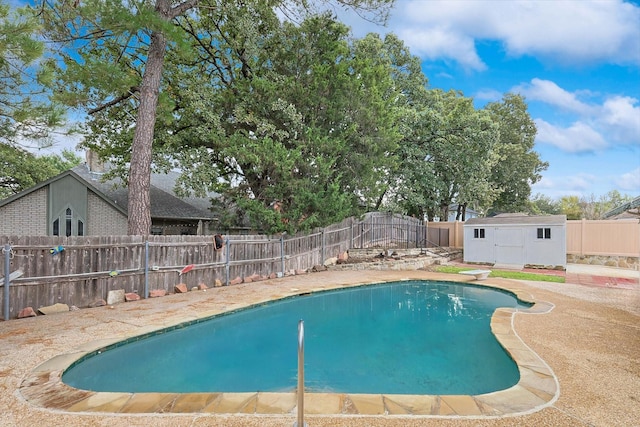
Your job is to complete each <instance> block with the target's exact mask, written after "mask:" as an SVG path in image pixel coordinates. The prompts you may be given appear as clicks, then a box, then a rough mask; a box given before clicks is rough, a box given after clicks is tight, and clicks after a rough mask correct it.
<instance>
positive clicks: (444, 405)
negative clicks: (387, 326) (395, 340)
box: [19, 272, 559, 418]
mask: <svg viewBox="0 0 640 427" xmlns="http://www.w3.org/2000/svg"><path fill="white" fill-rule="evenodd" d="M407 273H409V272H407ZM406 276H409V277H403V278H402V280H445V281H449V282H458V283H459V282H461V281H460V280H454V279H452V278H447V279H441V278H426V277H424V276H423V275H421V274H416V275H412V274H407V275H406ZM412 276H413V277H412ZM390 281H398V279H387V280H385V279H384V278H381V280H379V281H372V280H364V281H362V282H355V283H334V284H331V283H328V284H324V285H322V286H316V287H314V288H313V289H308V288H307V289H302V287H301V288H300V289H299V288H289V289H288V290H283V291H284V292H280V293H279V294H278V295H277V297H274V296H272V297H271V298H268V299H267V300H273V299H280V298H286V297H291V296H295V295H298V294H303V293H308V292H309V291H311V292H317V291H326V290H331V289H341V288H346V287H353V286H361V285H367V284H375V283H382V282H390ZM465 283H466V284H468V285H470V286H478V287H489V288H497V289H503V290H507V291H510V292H513V293H514V294H516V295H517V296H518V298H520V299H521V300H523V301H527V302H531V303H534V305H533V306H532V307H530V308H528V309H524V310H523V309H519V310H517V309H506V308H500V309H497V310H496V312H495V313H494V315H493V317H492V319H491V329H492V331H493V333H494V334H495V335H496V337H497V339H498V341H499V342H500V343H501V345H502V346H503V347H504V348H505V349H506V351H507V352H508V353H509V354H510V355H511V357H512V358H513V359H514V360H515V362H516V363H517V365H518V369H519V371H520V381H519V382H518V383H517V384H516V385H514V386H513V387H510V388H508V389H505V390H500V391H496V392H492V393H486V394H481V395H473V396H470V395H397V394H390V395H385V394H349V393H310V392H307V393H305V416H313V415H343V416H348V415H357V416H366V415H389V416H411V417H471V418H495V417H503V416H514V415H522V414H527V413H532V412H536V411H539V410H541V409H543V408H544V407H546V406H549V405H552V404H553V402H555V400H556V399H557V398H558V395H559V386H558V381H557V379H556V377H555V375H554V373H553V372H552V370H551V369H550V368H549V366H548V365H547V364H546V363H545V362H544V361H543V360H542V359H541V358H540V357H539V356H538V355H537V354H536V353H535V352H534V351H532V350H531V349H530V348H529V347H528V346H527V345H526V344H525V343H524V342H523V341H522V340H521V339H520V337H519V336H518V334H517V333H516V332H515V329H514V326H513V321H514V318H515V316H516V315H517V314H519V313H520V314H525V315H536V314H544V313H548V312H549V311H550V310H552V309H553V305H552V304H549V303H545V302H540V301H533V298H532V297H531V295H530V294H529V293H528V292H525V291H523V290H522V289H521V288H520V287H518V284H517V283H516V282H513V283H510V284H501V285H495V284H491V283H490V280H488V281H484V282H482V284H477V283H468V282H465ZM214 292H215V290H214ZM264 301H266V300H262V301H244V302H242V303H239V304H235V305H233V306H231V307H226V308H216V309H214V310H204V311H202V312H199V313H197V315H196V320H197V319H204V318H208V317H211V316H214V315H218V314H221V313H224V312H227V311H234V310H238V309H241V308H243V307H248V306H251V305H254V304H256V303H260V302H264ZM193 321H194V319H193V318H189V319H186V318H184V317H183V318H182V319H180V316H177V317H175V318H174V319H171V321H170V322H171V324H170V325H167V324H165V325H163V326H162V327H150V328H149V329H148V330H147V331H145V332H144V333H143V334H142V335H144V334H148V333H153V332H155V331H160V330H163V329H166V328H167V327H171V326H175V325H177V324H180V323H185V322H193ZM139 335H141V334H140V333H138V334H132V335H131V336H129V337H124V338H123V337H118V338H114V339H102V340H97V341H92V342H88V343H86V344H84V345H81V346H79V347H77V348H75V349H73V350H71V351H69V352H66V353H63V354H60V355H58V356H56V357H53V358H51V359H49V360H48V361H46V362H44V363H42V364H41V365H39V366H37V367H36V368H35V369H33V370H32V371H31V373H30V374H29V375H27V377H25V378H24V379H23V381H22V383H21V385H20V388H19V392H20V394H21V395H22V397H23V398H24V399H25V400H26V401H28V402H29V403H30V404H32V405H34V406H37V407H41V408H48V409H55V410H59V411H64V412H69V413H104V414H107V413H111V414H113V413H119V414H185V413H203V414H207V413H208V414H243V415H249V414H264V415H283V414H284V415H291V414H295V411H296V404H297V396H296V393H295V392H289V393H287V392H284V393H272V392H257V393H120V392H93V391H87V390H79V389H76V388H73V387H70V386H68V385H66V384H64V383H63V382H62V380H61V378H62V373H63V372H64V371H65V370H66V369H67V368H68V367H70V366H71V365H72V364H73V363H75V362H76V361H77V360H79V359H80V358H82V357H84V356H85V355H87V354H89V353H92V352H95V351H97V350H100V349H102V348H105V347H108V346H109V345H113V344H115V343H117V342H121V341H123V340H126V339H131V338H133V337H135V336H139Z"/></svg>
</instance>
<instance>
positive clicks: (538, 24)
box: [339, 0, 640, 199]
mask: <svg viewBox="0 0 640 427" xmlns="http://www.w3.org/2000/svg"><path fill="white" fill-rule="evenodd" d="M339 16H340V17H341V18H342V19H343V20H344V21H345V22H346V23H348V24H349V25H350V26H351V27H352V29H353V31H354V35H355V36H356V37H361V36H363V35H364V34H366V33H368V32H377V33H381V34H385V33H388V32H393V33H395V34H396V35H398V36H399V37H400V38H401V39H403V40H404V42H405V43H406V45H407V46H408V47H409V48H410V49H411V52H412V53H413V54H414V55H416V56H419V57H420V58H421V59H422V61H423V62H422V68H423V70H424V72H425V74H426V76H427V78H428V79H429V84H430V87H432V88H441V89H444V90H449V89H455V90H460V91H462V92H463V93H464V95H465V96H468V97H471V98H473V99H474V102H475V104H476V106H477V107H482V106H484V105H485V104H486V103H487V102H492V101H499V100H500V99H501V98H502V95H503V94H504V93H506V92H514V93H520V94H522V95H523V96H525V99H526V101H527V104H528V105H529V113H530V115H531V117H532V118H533V119H534V121H535V122H536V126H537V129H538V134H537V137H536V146H535V150H536V151H537V152H538V153H539V154H540V157H541V158H542V160H544V161H547V162H549V168H548V170H546V171H545V172H543V179H542V180H541V181H540V182H539V183H537V184H535V185H534V186H533V193H534V194H535V193H541V194H544V195H545V196H549V197H551V198H553V199H557V198H560V197H562V196H568V195H577V196H585V197H589V196H591V195H595V196H596V197H600V196H601V195H603V194H605V193H607V192H608V191H610V190H618V191H620V193H622V194H628V195H630V196H634V197H635V196H639V195H640V4H639V2H637V1H636V2H625V1H620V0H600V1H587V0H570V1H564V0H555V1H553V0H531V1H518V0H486V1H484V0H397V1H396V6H395V8H394V10H393V11H392V14H391V18H390V20H389V22H388V25H387V26H386V27H380V26H376V25H374V24H369V23H367V22H366V21H363V20H362V19H359V18H358V17H356V16H354V15H352V14H351V15H350V14H345V13H344V12H343V11H339Z"/></svg>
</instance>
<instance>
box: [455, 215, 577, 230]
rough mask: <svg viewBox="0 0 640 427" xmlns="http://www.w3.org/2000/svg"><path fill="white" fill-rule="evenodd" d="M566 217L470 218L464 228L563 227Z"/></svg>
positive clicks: (510, 216) (503, 216)
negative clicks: (482, 226)
mask: <svg viewBox="0 0 640 427" xmlns="http://www.w3.org/2000/svg"><path fill="white" fill-rule="evenodd" d="M566 223H567V216H566V215H531V216H529V215H522V214H514V215H511V214H501V215H497V216H494V217H490V218H471V219H469V220H467V222H465V224H464V226H465V227H466V226H473V225H565V224H566Z"/></svg>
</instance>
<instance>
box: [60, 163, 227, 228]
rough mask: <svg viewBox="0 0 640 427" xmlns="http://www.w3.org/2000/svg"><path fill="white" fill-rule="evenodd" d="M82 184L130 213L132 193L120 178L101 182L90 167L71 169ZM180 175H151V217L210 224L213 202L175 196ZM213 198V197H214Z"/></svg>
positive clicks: (79, 166) (98, 175) (100, 175)
mask: <svg viewBox="0 0 640 427" xmlns="http://www.w3.org/2000/svg"><path fill="white" fill-rule="evenodd" d="M72 171H73V172H75V173H76V174H77V175H78V176H80V177H81V178H82V179H83V180H85V181H86V182H88V183H90V184H91V185H92V186H93V187H95V188H96V189H98V190H100V191H101V192H102V193H103V194H104V196H105V197H107V198H108V199H110V200H111V201H112V202H113V203H114V204H116V205H118V206H120V207H121V208H122V209H124V211H125V212H126V211H127V208H128V204H129V189H128V188H126V187H123V186H122V180H120V179H119V178H116V179H112V180H109V181H105V182H103V181H102V176H103V174H102V173H96V172H92V171H90V170H89V167H88V165H87V164H86V163H85V164H82V165H78V166H76V167H74V168H73V169H72ZM179 177H180V173H179V172H173V171H171V172H168V173H166V174H156V173H153V174H151V188H150V189H149V192H150V198H151V217H152V218H162V219H195V220H198V219H202V220H211V219H213V218H214V217H215V216H216V215H215V214H214V212H212V211H211V210H210V206H211V199H209V198H202V197H194V196H190V197H178V196H177V195H176V194H175V192H174V189H175V186H176V181H177V179H178V178H179ZM212 197H214V196H213V195H212Z"/></svg>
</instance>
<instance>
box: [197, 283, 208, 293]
mask: <svg viewBox="0 0 640 427" xmlns="http://www.w3.org/2000/svg"><path fill="white" fill-rule="evenodd" d="M207 289H209V287H208V286H207V285H205V284H204V283H198V290H199V291H206V290H207Z"/></svg>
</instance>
